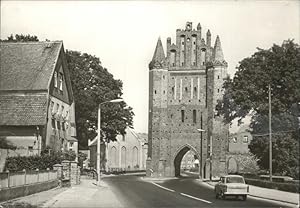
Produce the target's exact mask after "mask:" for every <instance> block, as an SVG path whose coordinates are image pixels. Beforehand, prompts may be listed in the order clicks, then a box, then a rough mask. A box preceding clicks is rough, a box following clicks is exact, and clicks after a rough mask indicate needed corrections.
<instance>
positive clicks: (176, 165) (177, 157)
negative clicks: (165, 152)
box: [173, 144, 201, 177]
mask: <svg viewBox="0 0 300 208" xmlns="http://www.w3.org/2000/svg"><path fill="white" fill-rule="evenodd" d="M190 150H191V151H192V152H194V154H195V155H197V158H198V159H199V160H200V159H201V157H200V154H199V153H198V152H197V150H196V149H195V148H194V147H193V146H191V145H190V144H185V145H183V146H182V147H180V148H178V150H177V151H176V153H175V154H174V157H173V158H174V159H173V161H174V173H175V176H176V177H178V176H180V164H181V161H182V158H183V157H184V155H185V154H186V153H187V152H188V151H190Z"/></svg>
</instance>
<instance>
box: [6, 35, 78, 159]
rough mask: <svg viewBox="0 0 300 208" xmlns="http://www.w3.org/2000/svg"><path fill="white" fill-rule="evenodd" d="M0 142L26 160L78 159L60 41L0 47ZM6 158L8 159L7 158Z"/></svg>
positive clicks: (10, 44) (71, 94)
mask: <svg viewBox="0 0 300 208" xmlns="http://www.w3.org/2000/svg"><path fill="white" fill-rule="evenodd" d="M0 46H1V60H0V64H1V65H0V66H1V68H0V74H1V76H0V118H1V119H0V136H1V139H5V140H7V141H8V142H10V143H11V144H13V145H14V146H16V148H17V149H16V150H3V152H2V155H3V154H5V155H6V156H13V155H21V156H28V155H34V154H40V153H41V151H43V150H44V149H45V148H46V147H47V148H48V149H50V150H49V151H51V150H52V151H60V150H73V151H75V152H76V153H77V139H76V125H75V104H74V98H73V92H72V86H71V81H70V73H69V70H68V66H67V63H66V59H65V52H64V47H63V43H62V41H53V42H48V41H46V42H19V43H3V42H1V43H0ZM5 152H6V153H5Z"/></svg>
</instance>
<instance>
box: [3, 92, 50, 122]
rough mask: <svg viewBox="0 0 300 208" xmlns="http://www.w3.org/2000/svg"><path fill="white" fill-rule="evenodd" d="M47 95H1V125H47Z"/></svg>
mask: <svg viewBox="0 0 300 208" xmlns="http://www.w3.org/2000/svg"><path fill="white" fill-rule="evenodd" d="M46 115H47V93H34V94H0V125H4V126H5V125H13V126H18V125H22V126H26V125H42V124H45V123H46Z"/></svg>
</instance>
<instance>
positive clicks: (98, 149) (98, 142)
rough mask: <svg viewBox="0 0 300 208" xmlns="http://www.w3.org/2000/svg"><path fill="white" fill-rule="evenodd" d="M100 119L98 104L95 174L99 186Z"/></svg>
mask: <svg viewBox="0 0 300 208" xmlns="http://www.w3.org/2000/svg"><path fill="white" fill-rule="evenodd" d="M100 119H101V109H100V104H99V106H98V135H97V137H98V138H97V166H96V167H97V176H98V178H97V179H98V180H97V185H98V186H100V172H101V170H100V168H101V166H100V163H101V160H100V151H101V149H100V121H101V120H100Z"/></svg>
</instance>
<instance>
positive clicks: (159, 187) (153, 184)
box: [151, 182, 175, 192]
mask: <svg viewBox="0 0 300 208" xmlns="http://www.w3.org/2000/svg"><path fill="white" fill-rule="evenodd" d="M151 183H152V184H153V185H155V186H157V187H159V188H162V189H165V190H167V191H171V192H175V191H174V190H172V189H168V188H166V187H163V186H161V185H158V184H157V183H154V182H151Z"/></svg>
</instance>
